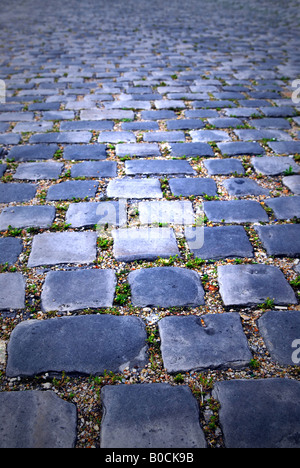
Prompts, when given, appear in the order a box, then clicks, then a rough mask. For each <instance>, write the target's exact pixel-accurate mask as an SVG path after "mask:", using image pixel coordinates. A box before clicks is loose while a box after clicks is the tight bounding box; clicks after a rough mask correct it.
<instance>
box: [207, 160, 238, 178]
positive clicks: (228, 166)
mask: <svg viewBox="0 0 300 468" xmlns="http://www.w3.org/2000/svg"><path fill="white" fill-rule="evenodd" d="M203 164H204V167H205V168H206V170H207V172H208V174H209V175H229V174H234V173H235V172H236V173H237V174H245V169H244V166H243V164H242V162H241V161H240V160H238V159H207V160H206V161H203Z"/></svg>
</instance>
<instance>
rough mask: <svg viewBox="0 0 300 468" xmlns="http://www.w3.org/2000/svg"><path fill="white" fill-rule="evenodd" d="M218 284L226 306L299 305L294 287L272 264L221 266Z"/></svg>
mask: <svg viewBox="0 0 300 468" xmlns="http://www.w3.org/2000/svg"><path fill="white" fill-rule="evenodd" d="M218 281H219V286H220V294H221V297H222V300H223V302H224V304H225V306H239V305H241V306H251V305H255V304H262V303H264V302H265V301H266V300H267V299H270V300H273V301H274V303H275V304H278V305H286V304H297V299H296V296H295V293H294V291H293V289H292V287H291V286H290V285H289V283H288V282H287V280H286V279H285V277H284V275H283V273H282V272H281V270H279V269H278V268H277V267H275V266H272V265H264V264H257V265H225V266H224V265H223V266H219V267H218Z"/></svg>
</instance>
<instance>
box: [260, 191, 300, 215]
mask: <svg viewBox="0 0 300 468" xmlns="http://www.w3.org/2000/svg"><path fill="white" fill-rule="evenodd" d="M265 203H266V205H267V206H268V207H269V208H272V210H273V211H274V213H275V216H276V218H277V219H293V218H294V217H296V218H300V196H296V195H295V196H293V197H278V198H268V199H267V200H265Z"/></svg>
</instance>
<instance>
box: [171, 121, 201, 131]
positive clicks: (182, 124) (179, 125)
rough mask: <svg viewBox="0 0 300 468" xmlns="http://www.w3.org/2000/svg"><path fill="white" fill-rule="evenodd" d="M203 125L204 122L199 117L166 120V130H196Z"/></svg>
mask: <svg viewBox="0 0 300 468" xmlns="http://www.w3.org/2000/svg"><path fill="white" fill-rule="evenodd" d="M204 126H205V124H204V122H203V121H202V120H200V119H177V120H168V121H167V129H168V130H193V129H195V130H196V129H198V128H203V127H204Z"/></svg>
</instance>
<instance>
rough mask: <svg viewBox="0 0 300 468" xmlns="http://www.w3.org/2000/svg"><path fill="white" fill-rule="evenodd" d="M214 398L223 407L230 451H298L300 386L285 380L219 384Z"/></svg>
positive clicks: (257, 380) (223, 417)
mask: <svg viewBox="0 0 300 468" xmlns="http://www.w3.org/2000/svg"><path fill="white" fill-rule="evenodd" d="M254 396H255V398H254ZM213 398H215V399H216V400H218V401H219V402H220V404H221V409H220V411H219V418H220V423H221V428H222V431H223V434H224V441H225V446H226V447H227V448H299V446H300V443H299V432H300V404H299V401H300V382H297V381H295V380H290V379H285V378H284V379H279V378H278V379H277V378H275V379H274V378H269V379H256V380H248V379H247V380H231V381H227V382H217V383H216V385H215V387H214V390H213ZM237 401H238V405H237Z"/></svg>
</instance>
